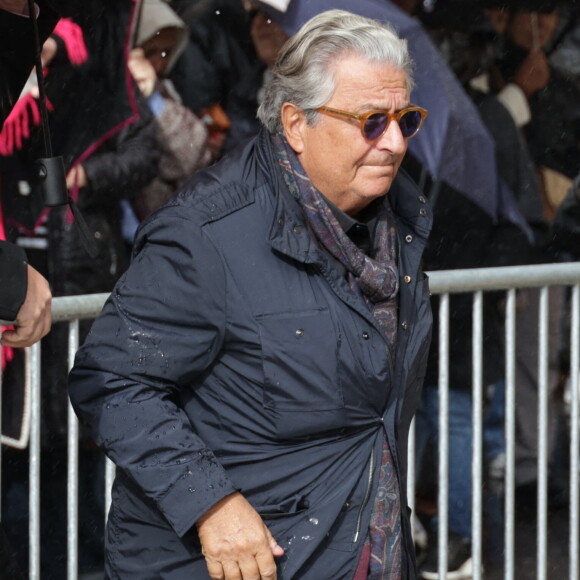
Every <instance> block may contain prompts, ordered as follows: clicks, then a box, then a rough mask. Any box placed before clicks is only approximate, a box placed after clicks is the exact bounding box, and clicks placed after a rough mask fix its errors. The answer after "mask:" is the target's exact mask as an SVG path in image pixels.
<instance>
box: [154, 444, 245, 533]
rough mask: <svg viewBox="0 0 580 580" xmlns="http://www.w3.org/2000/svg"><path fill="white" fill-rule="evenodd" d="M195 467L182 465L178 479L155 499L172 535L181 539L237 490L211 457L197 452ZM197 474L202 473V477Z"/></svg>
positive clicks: (211, 455)
mask: <svg viewBox="0 0 580 580" xmlns="http://www.w3.org/2000/svg"><path fill="white" fill-rule="evenodd" d="M195 463H197V465H195V464H193V465H192V464H191V463H190V464H187V463H186V464H185V471H184V474H183V476H182V477H181V478H179V479H178V480H177V481H176V483H175V484H174V485H173V486H172V487H171V488H170V489H169V490H168V491H167V493H166V494H165V496H164V497H163V498H162V499H161V500H158V502H157V505H158V507H159V509H160V510H161V512H162V513H163V515H164V516H165V517H166V518H167V520H168V521H169V523H170V525H171V527H172V528H173V530H174V531H175V533H176V534H177V535H178V536H179V537H182V536H183V535H185V534H186V533H187V532H188V531H189V530H190V529H191V528H192V527H193V526H194V524H195V522H197V520H198V519H199V518H200V517H201V516H202V515H203V514H204V513H205V512H207V511H208V510H209V509H210V508H211V507H213V506H214V505H215V504H216V503H218V502H219V501H220V500H221V499H223V498H224V497H226V496H228V495H230V494H232V493H234V492H236V491H239V489H238V488H236V487H235V486H234V485H233V483H232V482H231V481H230V479H229V478H228V476H227V475H226V472H225V470H224V468H223V467H222V466H221V465H220V464H219V463H218V461H217V460H216V459H215V457H214V456H213V454H205V453H203V451H201V452H200V454H199V456H198V460H197V461H196V462H195ZM196 472H197V473H202V474H203V475H202V477H200V476H199V475H198V476H197V477H196Z"/></svg>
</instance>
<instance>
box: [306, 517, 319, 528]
mask: <svg viewBox="0 0 580 580" xmlns="http://www.w3.org/2000/svg"><path fill="white" fill-rule="evenodd" d="M308 521H309V522H310V523H311V524H312V525H313V526H317V525H318V518H310V519H309V520H308Z"/></svg>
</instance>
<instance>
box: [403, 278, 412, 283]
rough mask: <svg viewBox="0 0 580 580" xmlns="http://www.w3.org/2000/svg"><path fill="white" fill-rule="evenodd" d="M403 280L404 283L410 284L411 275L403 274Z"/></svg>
mask: <svg viewBox="0 0 580 580" xmlns="http://www.w3.org/2000/svg"><path fill="white" fill-rule="evenodd" d="M403 280H405V284H410V283H411V276H405V277H404V278H403Z"/></svg>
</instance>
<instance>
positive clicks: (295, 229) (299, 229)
mask: <svg viewBox="0 0 580 580" xmlns="http://www.w3.org/2000/svg"><path fill="white" fill-rule="evenodd" d="M292 229H293V231H294V233H295V234H301V233H302V226H294V227H293V228H292Z"/></svg>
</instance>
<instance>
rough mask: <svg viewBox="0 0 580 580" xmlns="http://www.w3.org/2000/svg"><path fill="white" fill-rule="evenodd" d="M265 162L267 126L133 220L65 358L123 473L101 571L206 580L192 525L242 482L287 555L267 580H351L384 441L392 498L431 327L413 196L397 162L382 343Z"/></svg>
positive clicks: (86, 413)
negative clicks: (394, 309) (394, 294)
mask: <svg viewBox="0 0 580 580" xmlns="http://www.w3.org/2000/svg"><path fill="white" fill-rule="evenodd" d="M280 172H281V169H280V167H278V166H277V164H276V162H275V160H274V154H273V151H272V146H271V143H270V139H269V135H268V133H267V132H266V131H265V130H262V132H261V133H260V134H259V135H258V136H257V137H256V138H255V139H253V140H252V141H250V142H249V143H248V144H247V145H245V146H244V147H242V148H240V149H238V150H236V151H235V152H234V153H232V154H231V155H229V156H227V157H226V158H224V159H223V160H222V161H221V162H220V163H219V164H217V165H215V166H213V167H212V168H209V169H207V170H204V171H202V172H200V173H198V174H197V175H196V176H195V177H194V178H193V179H192V180H191V181H190V182H189V183H188V184H187V185H186V187H185V189H184V190H183V191H182V192H181V193H180V194H179V195H178V197H177V198H176V199H175V200H174V201H172V202H171V203H170V204H169V205H167V206H165V207H164V208H162V209H161V210H159V211H158V212H156V213H154V214H153V215H152V217H151V218H150V219H149V220H148V221H147V222H146V223H145V224H144V225H143V226H142V227H141V229H140V232H139V234H138V236H137V241H136V247H135V251H134V257H133V263H132V265H131V267H130V268H129V270H128V271H127V272H126V273H125V274H124V275H123V277H122V278H121V279H120V281H119V283H118V284H117V286H116V288H115V290H114V291H113V293H112V295H111V297H110V299H109V300H108V302H107V304H106V306H105V308H104V311H103V313H102V314H101V316H100V317H99V318H98V319H97V321H96V322H95V324H94V326H93V329H92V331H91V333H90V335H89V338H88V340H87V342H86V343H85V345H84V346H83V347H82V348H81V349H80V351H79V352H78V354H77V357H76V362H75V366H74V368H73V370H72V372H71V376H70V395H71V399H72V403H73V405H74V408H75V409H76V412H77V413H78V415H79V417H80V418H81V420H82V421H83V422H84V423H86V424H87V425H88V426H89V427H90V429H91V430H92V433H93V435H94V437H95V439H96V441H97V443H98V444H99V445H100V446H101V447H102V448H103V449H104V450H105V452H106V453H107V454H108V456H109V457H110V458H111V459H112V460H113V461H114V462H115V463H116V464H117V466H118V470H117V476H116V480H115V483H114V487H113V500H112V508H111V512H110V514H109V521H108V531H107V562H106V570H107V574H108V577H110V578H122V579H123V580H127V579H130V578H140V579H141V580H142V579H143V578H164V579H168V578H172V579H185V578H195V579H196V580H199V579H204V578H209V576H208V573H207V570H206V566H205V562H204V560H203V556H202V554H201V551H200V545H199V540H198V538H197V535H196V528H195V525H194V524H195V522H196V520H197V519H198V518H199V517H200V516H201V515H202V514H203V513H204V512H206V511H207V510H208V509H209V508H210V507H211V506H212V505H214V504H215V503H216V502H218V501H219V500H220V499H222V498H223V497H225V496H226V495H228V494H230V493H232V492H234V491H236V490H239V491H241V493H242V494H244V496H245V497H246V498H247V499H248V500H249V501H250V502H251V503H252V505H253V506H254V507H255V509H256V510H257V511H258V512H259V513H260V514H261V516H262V517H263V518H264V520H265V522H266V524H267V525H268V526H269V528H270V529H271V531H272V533H273V535H274V537H275V538H276V539H277V541H278V543H279V544H280V545H281V546H282V547H283V548H284V549H285V555H284V556H283V557H281V558H279V559H277V565H278V579H279V580H290V579H296V580H298V579H300V580H340V579H345V580H351V579H352V577H353V575H354V570H355V568H356V565H357V562H358V559H359V555H360V551H361V548H362V545H363V543H364V540H365V537H366V534H367V530H368V524H369V519H370V515H371V509H372V505H373V501H374V497H375V494H376V487H377V483H378V470H379V467H380V461H379V460H378V459H379V458H380V456H381V449H382V442H383V438H384V436H385V435H386V437H387V438H388V441H389V444H390V448H391V451H392V454H393V458H394V461H395V465H396V469H397V473H398V477H399V483H400V494H401V498H402V502H403V506H406V505H407V504H406V481H405V471H406V454H407V435H408V429H409V424H410V421H411V418H412V415H413V413H414V412H415V409H416V406H417V403H418V400H419V395H420V389H421V385H422V382H423V376H424V372H425V362H426V358H427V351H428V347H429V340H430V332H431V311H430V306H429V291H428V284H427V280H426V277H425V275H424V274H423V272H422V271H421V267H420V258H421V254H422V251H423V247H424V245H425V242H426V238H427V235H428V232H429V229H430V225H431V213H430V209H429V206H428V203H427V201H426V199H425V198H424V197H423V196H422V195H421V192H420V191H419V190H418V189H417V188H416V186H415V185H414V183H413V182H412V181H411V180H410V178H409V177H408V176H407V175H406V174H405V173H404V172H400V173H399V175H398V177H397V178H396V180H395V182H394V183H393V185H392V187H391V190H390V191H389V193H388V195H389V197H390V199H391V203H392V207H393V210H394V213H395V215H396V217H397V229H398V235H399V240H400V243H399V245H400V255H399V260H398V266H399V270H400V276H401V283H400V286H401V290H400V297H399V299H400V302H399V305H400V310H399V325H400V330H399V332H398V339H397V352H396V354H395V353H391V352H389V350H388V347H387V343H386V339H385V337H384V334H383V332H382V330H381V328H380V327H379V324H378V322H377V320H376V319H375V318H374V317H373V315H372V314H371V311H370V310H369V308H368V307H367V305H366V303H365V302H364V300H363V299H362V298H360V297H359V296H357V295H355V294H354V293H353V292H352V291H351V289H350V286H349V284H348V282H347V279H346V276H345V271H344V269H343V267H342V266H341V265H340V264H339V263H338V262H337V261H336V260H335V259H334V258H333V257H332V256H331V255H330V254H328V253H327V252H326V250H324V249H323V248H322V247H321V246H320V245H319V243H318V242H317V240H316V239H315V238H314V237H313V235H312V234H311V233H310V230H309V229H308V227H307V225H306V223H305V218H304V215H303V213H302V210H301V207H300V206H299V205H298V203H297V202H296V201H295V200H294V198H292V197H291V195H290V194H289V192H288V190H287V188H286V185H285V184H284V181H283V178H282V175H281V173H280ZM403 512H404V514H403V534H404V538H403V545H404V549H405V554H404V562H405V563H404V568H405V569H406V571H407V573H406V574H405V575H404V577H405V578H414V577H415V572H414V549H413V543H412V538H411V532H410V525H409V518H408V513H407V510H405V509H403Z"/></svg>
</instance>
